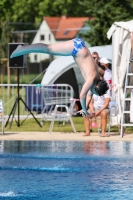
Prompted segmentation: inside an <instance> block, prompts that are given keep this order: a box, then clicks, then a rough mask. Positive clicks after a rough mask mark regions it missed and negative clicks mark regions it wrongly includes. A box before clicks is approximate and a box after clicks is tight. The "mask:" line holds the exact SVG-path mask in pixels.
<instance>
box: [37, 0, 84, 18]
mask: <svg viewBox="0 0 133 200" xmlns="http://www.w3.org/2000/svg"><path fill="white" fill-rule="evenodd" d="M83 1H84V0H83ZM85 9H86V5H85V4H83V3H82V1H81V0H76V1H75V0H53V1H51V0H45V1H41V2H40V4H39V17H42V16H59V17H60V16H62V15H66V16H68V17H71V16H73V17H81V16H87V13H85V12H84V10H85Z"/></svg>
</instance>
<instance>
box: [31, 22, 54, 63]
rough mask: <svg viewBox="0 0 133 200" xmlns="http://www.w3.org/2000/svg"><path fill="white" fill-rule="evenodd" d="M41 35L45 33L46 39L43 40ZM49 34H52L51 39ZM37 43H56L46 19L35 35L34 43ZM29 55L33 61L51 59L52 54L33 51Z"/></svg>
mask: <svg viewBox="0 0 133 200" xmlns="http://www.w3.org/2000/svg"><path fill="white" fill-rule="evenodd" d="M41 35H44V40H41V38H40V37H41ZM49 36H50V39H49ZM35 43H45V44H53V43H56V40H55V38H54V35H53V33H52V32H51V30H50V28H49V26H48V25H47V23H46V21H45V20H44V21H43V22H42V23H41V25H40V27H39V29H38V32H37V34H36V35H35V37H34V40H33V42H32V44H35ZM29 57H30V62H31V63H33V62H40V61H41V60H45V59H49V57H50V56H49V55H48V54H43V53H31V54H29ZM35 57H36V59H35Z"/></svg>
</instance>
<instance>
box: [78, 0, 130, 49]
mask: <svg viewBox="0 0 133 200" xmlns="http://www.w3.org/2000/svg"><path fill="white" fill-rule="evenodd" d="M83 4H84V6H86V13H87V14H88V16H93V17H94V18H95V20H93V21H89V22H88V23H87V24H88V25H89V26H90V27H91V29H90V31H89V32H88V33H86V34H84V35H82V36H83V37H84V38H85V39H86V40H87V41H88V42H89V44H91V46H98V45H107V44H110V43H111V41H110V40H108V39H107V31H108V30H109V28H110V27H111V25H112V24H113V23H114V22H116V21H117V22H118V21H128V20H131V19H132V18H133V17H132V11H133V2H132V0H110V1H108V0H100V1H99V0H92V1H88V0H84V1H83Z"/></svg>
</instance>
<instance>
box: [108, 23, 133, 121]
mask: <svg viewBox="0 0 133 200" xmlns="http://www.w3.org/2000/svg"><path fill="white" fill-rule="evenodd" d="M132 31H133V20H131V21H128V22H115V23H114V24H113V25H112V26H111V28H110V29H109V31H108V32H107V37H108V39H110V38H111V36H112V50H113V52H112V83H113V84H115V85H116V87H114V90H113V91H112V94H113V98H115V99H117V101H118V105H119V122H120V118H121V113H122V109H123V108H122V99H123V89H122V87H123V84H124V78H125V74H126V70H127V67H128V66H129V58H130V52H131V43H130V34H131V32H132Z"/></svg>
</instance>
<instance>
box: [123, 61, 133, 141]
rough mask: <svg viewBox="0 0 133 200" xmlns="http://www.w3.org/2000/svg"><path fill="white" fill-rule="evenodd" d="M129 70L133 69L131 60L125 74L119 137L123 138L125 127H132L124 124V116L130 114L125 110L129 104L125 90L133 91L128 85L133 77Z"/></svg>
mask: <svg viewBox="0 0 133 200" xmlns="http://www.w3.org/2000/svg"><path fill="white" fill-rule="evenodd" d="M131 68H132V69H133V59H130V63H129V65H128V68H127V72H126V79H125V88H124V99H123V112H122V118H121V137H123V136H124V134H125V127H127V126H133V123H130V122H128V123H126V122H125V118H126V117H125V115H126V114H130V112H131V111H130V109H129V110H127V108H126V102H130V104H131V97H130V98H128V97H127V90H128V89H130V90H132V89H133V85H129V79H130V78H131V77H133V73H131V72H130V69H131ZM130 94H131V91H130Z"/></svg>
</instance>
